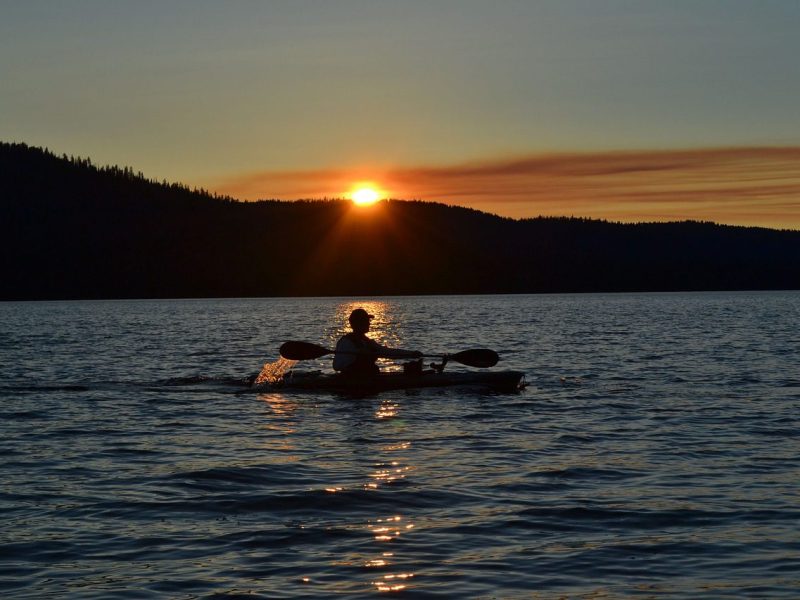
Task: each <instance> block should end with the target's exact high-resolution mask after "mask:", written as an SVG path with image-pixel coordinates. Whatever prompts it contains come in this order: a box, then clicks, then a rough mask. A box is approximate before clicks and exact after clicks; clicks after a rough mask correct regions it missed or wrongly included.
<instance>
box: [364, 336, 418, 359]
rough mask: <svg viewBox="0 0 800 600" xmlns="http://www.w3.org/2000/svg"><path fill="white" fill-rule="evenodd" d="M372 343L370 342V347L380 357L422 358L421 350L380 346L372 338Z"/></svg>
mask: <svg viewBox="0 0 800 600" xmlns="http://www.w3.org/2000/svg"><path fill="white" fill-rule="evenodd" d="M370 341H372V344H374V346H372V344H370V346H371V349H372V350H373V352H375V354H377V355H378V356H379V357H381V358H422V352H420V351H419V350H403V349H401V348H387V347H386V346H381V345H380V344H379V343H378V342H376V341H374V340H370Z"/></svg>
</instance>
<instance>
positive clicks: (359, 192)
mask: <svg viewBox="0 0 800 600" xmlns="http://www.w3.org/2000/svg"><path fill="white" fill-rule="evenodd" d="M350 199H351V200H352V201H353V204H355V205H356V206H369V205H370V204H375V203H376V202H377V201H378V200H380V199H381V193H380V192H379V191H378V190H376V189H375V188H374V187H368V186H359V187H357V188H356V189H355V190H353V192H352V193H351V194H350Z"/></svg>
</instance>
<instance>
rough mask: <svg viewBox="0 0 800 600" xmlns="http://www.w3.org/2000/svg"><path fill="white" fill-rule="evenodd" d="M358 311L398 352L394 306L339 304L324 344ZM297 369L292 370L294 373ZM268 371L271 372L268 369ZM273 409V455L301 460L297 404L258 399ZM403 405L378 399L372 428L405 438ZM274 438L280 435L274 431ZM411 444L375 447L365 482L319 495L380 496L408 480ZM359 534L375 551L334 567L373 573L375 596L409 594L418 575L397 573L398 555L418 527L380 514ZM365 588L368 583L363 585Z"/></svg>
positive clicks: (309, 579) (307, 580)
mask: <svg viewBox="0 0 800 600" xmlns="http://www.w3.org/2000/svg"><path fill="white" fill-rule="evenodd" d="M355 308H363V309H365V310H366V311H367V312H368V313H369V314H371V315H373V316H374V318H373V319H372V321H371V328H370V332H369V336H370V337H371V338H372V339H374V340H376V341H377V342H378V343H380V344H382V345H386V346H390V347H399V346H400V345H401V344H403V338H404V336H403V333H402V331H401V330H400V329H399V327H400V326H399V325H398V324H397V323H398V320H397V319H396V318H395V316H394V315H392V311H391V306H390V305H389V304H388V303H385V302H380V301H360V300H354V301H346V302H343V303H341V304H340V305H339V306H338V308H337V311H336V325H335V326H334V327H332V328H331V329H330V330H329V332H328V334H327V336H326V339H325V340H324V343H326V344H328V345H329V346H330V347H334V346H335V345H336V341H337V340H338V338H339V337H340V336H341V335H343V334H345V333H347V332H348V331H350V326H349V323H348V317H349V315H350V313H351V312H352V311H353V309H355ZM291 366H293V365H288V368H291ZM267 367H269V368H267ZM284 367H287V364H286V363H281V362H280V361H278V363H276V364H274V365H272V366H269V365H267V366H265V369H266V370H267V371H268V372H269V373H268V375H270V376H271V375H273V374H274V372H275V371H276V370H278V371H280V370H281V369H282V368H284ZM395 368H400V367H399V365H396V364H392V363H385V364H381V369H382V370H384V371H386V370H392V369H395ZM259 397H260V399H261V400H263V401H264V402H265V403H266V404H267V405H268V406H269V408H270V410H271V411H272V412H273V413H274V414H275V415H276V416H279V417H280V419H279V421H280V422H281V423H282V424H281V426H280V427H281V430H280V434H282V435H281V439H282V442H278V441H277V440H273V442H272V444H271V448H270V449H271V450H280V451H281V453H282V454H283V457H282V458H281V459H280V460H281V461H282V462H292V461H297V460H299V458H298V457H297V456H296V455H295V454H294V451H295V444H294V443H293V442H292V441H291V440H292V438H293V437H294V436H296V435H300V434H301V433H302V427H301V426H300V425H299V423H298V422H297V419H296V418H295V415H294V413H295V412H296V411H297V410H298V408H299V405H298V402H297V401H294V400H288V399H287V397H285V396H284V395H282V394H263V395H260V396H259ZM400 413H401V406H400V404H399V403H397V402H395V401H393V400H390V399H380V402H379V403H378V404H377V406H375V407H374V410H373V411H372V412H371V427H373V428H375V429H376V430H377V431H379V432H381V431H382V432H383V433H385V427H386V426H387V425H388V426H389V427H391V428H392V431H396V432H397V433H401V434H402V433H403V430H402V428H403V426H404V422H403V420H402V418H401V415H400ZM276 433H278V432H277V431H276ZM411 445H412V443H411V441H407V440H393V441H391V442H389V443H386V444H383V445H381V446H379V447H378V448H377V452H375V455H374V457H373V458H374V462H372V464H371V467H370V470H369V471H366V472H365V473H364V478H363V479H362V480H361V481H360V482H359V483H352V482H349V483H343V484H341V485H339V484H336V483H332V482H329V483H327V484H325V485H324V487H321V488H320V490H321V491H323V492H325V493H326V494H342V493H347V492H348V491H355V490H357V489H358V490H362V491H364V492H368V493H381V492H382V491H383V490H384V488H386V487H387V486H392V485H394V484H396V483H397V482H399V481H402V480H404V479H406V477H408V476H409V474H410V473H411V472H413V467H412V466H411V465H409V464H408V463H407V462H405V461H404V458H403V455H405V454H406V453H407V451H408V450H410V448H411ZM352 526H353V527H355V529H356V531H362V532H363V533H364V534H365V535H366V536H369V539H370V540H371V542H372V544H370V545H372V546H374V551H372V552H369V553H368V552H367V551H365V550H364V549H362V546H361V545H354V547H357V548H359V549H358V550H354V551H353V552H352V553H351V552H348V553H346V555H345V556H342V557H341V558H340V560H338V561H337V562H336V563H335V564H337V565H342V566H343V567H351V566H352V565H356V564H358V565H361V566H362V567H363V568H364V569H366V570H367V571H369V572H373V571H374V574H373V575H372V576H371V577H370V578H369V579H370V581H369V584H370V586H371V587H372V589H373V590H374V591H377V592H380V593H397V592H403V591H407V590H409V589H411V588H412V587H413V586H412V580H413V579H414V577H415V576H416V574H415V573H414V572H412V571H410V570H408V569H402V568H397V563H398V560H399V559H400V557H399V555H398V552H399V549H400V548H401V547H402V546H399V545H398V544H397V542H398V541H399V540H400V539H401V538H404V537H405V536H408V535H411V534H413V532H414V530H415V523H413V522H411V521H410V520H409V519H408V518H407V517H406V516H404V515H402V514H397V513H395V514H381V515H376V516H375V517H374V518H373V519H369V520H368V521H366V522H362V523H360V524H359V523H354V524H352ZM300 583H301V584H302V585H304V586H306V585H312V586H313V585H314V584H315V578H314V575H313V574H310V573H309V574H308V575H306V576H304V577H302V578H301V579H300ZM365 583H366V582H365ZM345 584H347V585H350V584H352V582H343V585H345Z"/></svg>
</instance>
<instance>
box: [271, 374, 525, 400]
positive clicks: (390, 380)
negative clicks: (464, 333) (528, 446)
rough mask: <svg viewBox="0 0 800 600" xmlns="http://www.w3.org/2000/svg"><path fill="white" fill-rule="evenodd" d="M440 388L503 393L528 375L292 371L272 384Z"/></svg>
mask: <svg viewBox="0 0 800 600" xmlns="http://www.w3.org/2000/svg"><path fill="white" fill-rule="evenodd" d="M441 387H479V388H484V389H490V390H495V391H500V392H515V391H518V390H520V389H522V388H523V387H525V374H524V373H522V372H521V371H471V372H461V373H459V372H455V373H446V372H441V373H440V372H437V371H432V370H431V371H424V372H422V373H418V374H408V373H402V372H389V373H379V374H378V375H373V376H371V377H358V378H355V377H346V376H343V375H339V374H333V373H322V372H320V371H311V372H302V371H298V372H295V371H290V372H289V373H287V374H286V375H284V377H283V379H282V380H281V381H279V382H277V383H274V384H271V385H270V386H269V389H275V388H279V389H290V390H310V391H314V390H320V391H332V392H344V393H367V394H369V393H377V392H384V391H389V390H408V389H417V388H441Z"/></svg>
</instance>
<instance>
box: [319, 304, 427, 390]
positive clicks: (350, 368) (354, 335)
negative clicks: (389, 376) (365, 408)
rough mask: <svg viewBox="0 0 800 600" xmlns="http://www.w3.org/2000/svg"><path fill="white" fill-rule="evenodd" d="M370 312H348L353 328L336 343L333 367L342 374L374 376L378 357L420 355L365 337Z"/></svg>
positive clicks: (371, 316) (417, 356)
mask: <svg viewBox="0 0 800 600" xmlns="http://www.w3.org/2000/svg"><path fill="white" fill-rule="evenodd" d="M372 319H373V315H371V314H369V313H368V312H367V311H366V310H364V309H363V308H357V309H355V310H354V311H353V312H351V313H350V318H349V320H350V327H352V329H353V331H352V332H350V333H348V334H346V335H343V336H342V337H341V338H340V339H339V341H338V342H337V344H336V355H335V356H334V358H333V368H334V370H336V371H339V372H340V373H342V374H343V375H350V376H354V377H364V376H369V375H377V374H378V373H379V371H380V369H378V365H377V364H375V361H376V360H378V359H379V358H422V352H419V351H417V350H401V349H399V348H387V347H386V346H381V345H380V344H379V343H378V342H376V341H375V340H373V339H370V338H368V337H367V332H368V331H369V325H370V321H371V320H372Z"/></svg>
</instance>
